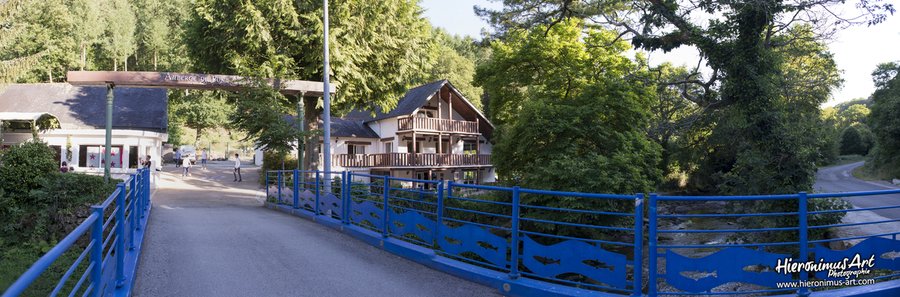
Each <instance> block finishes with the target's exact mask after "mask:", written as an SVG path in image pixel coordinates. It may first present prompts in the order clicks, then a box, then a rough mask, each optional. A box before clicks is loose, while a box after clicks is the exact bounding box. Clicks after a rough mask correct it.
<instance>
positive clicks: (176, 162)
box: [175, 149, 181, 168]
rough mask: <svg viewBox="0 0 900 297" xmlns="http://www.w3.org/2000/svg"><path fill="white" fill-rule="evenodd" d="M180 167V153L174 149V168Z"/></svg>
mask: <svg viewBox="0 0 900 297" xmlns="http://www.w3.org/2000/svg"><path fill="white" fill-rule="evenodd" d="M179 165H181V151H179V150H178V149H175V168H178V166H179Z"/></svg>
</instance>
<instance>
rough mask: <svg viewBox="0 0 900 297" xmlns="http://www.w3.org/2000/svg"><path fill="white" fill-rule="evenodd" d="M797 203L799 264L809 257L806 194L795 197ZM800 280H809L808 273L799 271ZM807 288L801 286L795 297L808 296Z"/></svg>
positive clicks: (801, 193)
mask: <svg viewBox="0 0 900 297" xmlns="http://www.w3.org/2000/svg"><path fill="white" fill-rule="evenodd" d="M797 203H798V204H799V205H798V208H799V209H798V211H797V218H798V219H799V223H800V224H799V225H800V226H799V230H798V231H799V233H800V240H798V243H799V244H800V263H806V260H807V258H808V257H809V254H808V251H807V249H808V248H809V237H808V236H809V230H808V221H807V220H808V217H807V215H808V213H807V207H808V204H807V196H806V192H800V193H799V194H798V195H797ZM800 280H802V281H808V280H809V272H807V271H806V270H801V271H800ZM809 294H810V292H809V288H806V287H805V286H802V287H801V288H800V290H799V291H797V296H809Z"/></svg>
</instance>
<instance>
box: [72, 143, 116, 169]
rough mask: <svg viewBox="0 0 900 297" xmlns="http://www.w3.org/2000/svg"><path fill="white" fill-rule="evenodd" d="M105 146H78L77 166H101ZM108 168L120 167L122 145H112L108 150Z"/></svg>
mask: <svg viewBox="0 0 900 297" xmlns="http://www.w3.org/2000/svg"><path fill="white" fill-rule="evenodd" d="M105 152H106V151H105V147H104V146H101V145H82V146H80V147H79V153H78V167H87V168H103V157H104V156H105ZM110 158H111V159H112V160H111V161H112V162H111V163H110V164H109V165H110V166H109V167H110V168H120V167H122V146H113V147H112V150H111V151H110Z"/></svg>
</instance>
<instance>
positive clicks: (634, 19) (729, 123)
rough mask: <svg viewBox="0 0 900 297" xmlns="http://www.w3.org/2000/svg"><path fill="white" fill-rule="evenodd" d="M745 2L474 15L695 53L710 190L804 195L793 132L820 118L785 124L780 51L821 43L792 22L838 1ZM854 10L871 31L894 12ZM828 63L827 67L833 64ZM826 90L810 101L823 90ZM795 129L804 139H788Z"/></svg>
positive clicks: (802, 149)
mask: <svg viewBox="0 0 900 297" xmlns="http://www.w3.org/2000/svg"><path fill="white" fill-rule="evenodd" d="M749 2H750V1H731V2H718V1H702V0H696V1H684V2H676V1H653V0H628V1H604V2H601V3H598V2H594V1H568V0H515V1H504V4H505V5H504V8H503V9H502V10H500V11H488V10H479V12H480V13H481V14H482V15H483V16H485V17H486V18H488V19H489V20H490V21H491V22H492V23H494V24H495V25H497V27H498V28H499V29H500V30H499V32H500V33H501V34H504V36H508V35H510V34H516V33H515V31H516V30H515V28H519V27H527V28H528V27H534V26H536V25H541V24H549V25H557V26H558V25H559V24H561V23H563V22H564V20H565V19H567V18H572V17H576V18H578V17H580V18H591V19H593V20H595V21H596V23H597V24H601V25H610V26H615V27H616V28H619V29H621V30H622V33H621V34H622V35H620V36H624V35H628V36H630V37H631V41H632V44H633V45H634V46H635V47H638V48H640V49H644V50H650V51H654V50H663V51H669V50H672V49H675V48H678V47H682V46H693V47H696V48H697V49H698V50H699V51H700V54H701V56H703V57H704V58H705V62H706V65H707V66H708V67H709V68H710V69H711V72H712V75H710V77H709V79H708V80H699V79H698V80H694V82H693V83H694V84H696V85H697V86H698V87H700V88H703V89H704V90H706V91H708V93H713V94H714V95H712V96H700V97H697V98H696V99H697V101H696V103H697V104H698V105H700V106H701V107H703V108H705V109H708V110H710V111H712V112H711V116H713V118H714V119H713V120H711V121H709V123H710V124H711V125H712V126H711V127H710V128H712V134H711V137H710V139H709V140H708V141H711V142H713V144H712V145H711V147H710V148H709V149H710V150H709V152H711V153H710V154H709V157H710V158H708V160H709V161H712V162H709V161H706V162H704V163H706V164H707V165H706V167H707V168H706V169H705V172H704V173H703V175H706V176H712V177H713V178H714V179H715V180H717V181H714V182H713V183H712V184H714V185H719V190H720V191H724V192H726V193H736V192H740V193H744V194H756V193H758V194H761V193H774V192H795V191H800V190H809V189H811V187H812V181H813V175H814V172H815V168H814V167H811V165H809V164H812V162H810V160H809V159H810V158H811V156H813V157H812V158H813V159H814V158H815V156H816V152H815V151H812V152H811V151H809V150H808V147H806V145H809V141H808V139H805V138H804V137H803V136H804V135H801V134H800V133H802V132H799V131H808V129H807V128H809V127H814V125H813V124H811V123H812V122H811V120H810V119H815V118H818V111H817V110H816V111H808V110H807V109H808V106H810V105H815V104H811V103H813V102H803V105H802V110H803V112H804V114H803V116H799V117H796V116H792V115H793V114H794V113H792V112H790V109H791V108H793V107H790V108H789V107H788V106H791V105H789V104H787V102H790V100H791V98H789V96H785V95H786V94H785V93H782V92H781V91H780V90H782V89H781V88H780V85H779V84H783V83H794V82H792V81H785V80H784V78H785V77H786V76H784V75H783V74H784V72H785V68H783V67H782V65H789V64H785V61H786V59H785V57H789V56H791V55H783V54H781V52H780V51H789V50H790V49H787V50H786V49H784V47H786V46H789V45H792V44H796V43H797V42H798V41H804V40H805V41H809V39H811V40H812V41H815V40H816V38H818V37H817V35H815V34H812V33H814V32H813V31H812V30H805V31H806V32H796V31H795V32H790V31H792V30H794V29H793V28H797V26H796V25H797V24H802V23H804V20H802V19H797V18H796V17H792V16H797V15H800V14H801V13H805V12H807V11H810V10H813V9H819V8H821V7H825V8H828V7H829V6H833V5H838V4H840V3H842V2H843V1H842V0H828V1H819V2H816V3H815V4H814V5H813V4H809V3H805V2H798V3H784V2H783V1H781V0H764V1H752V4H750V3H749ZM860 7H861V8H862V9H861V10H862V11H863V13H864V14H865V16H864V17H861V18H856V19H854V20H860V21H862V22H868V23H870V24H875V23H878V22H880V21H883V20H884V18H885V17H886V15H888V14H890V13H893V11H894V7H893V5H892V4H890V3H887V4H885V3H881V2H879V1H861V2H860ZM701 15H702V16H701ZM698 20H702V21H698ZM847 20H848V18H845V19H840V21H845V22H846V21H847ZM820 22H829V20H825V19H821V18H815V19H814V20H809V21H808V22H807V23H808V24H818V23H820ZM801 28H802V27H801ZM786 32H787V33H786ZM779 36H794V37H804V38H802V39H795V38H779ZM605 45H606V44H602V43H601V44H597V43H595V44H593V46H595V47H603V46H605ZM807 45H809V44H807ZM826 57H827V58H828V59H829V60H830V56H826ZM797 62H802V61H797ZM821 66H827V65H821ZM794 78H802V76H797V77H794ZM829 82H830V81H826V82H825V83H824V84H823V86H824V87H823V88H816V89H815V91H817V92H818V91H820V90H828V89H830V88H829V87H827V86H828V85H829V84H828V83H829ZM488 93H489V94H493V93H491V92H490V91H488ZM787 95H789V94H787ZM814 97H817V96H814ZM825 98H827V97H825ZM491 99H492V100H493V99H494V97H492V98H491ZM801 99H807V98H801ZM491 105H492V107H493V106H494V104H493V102H492V104H491ZM798 124H800V127H804V129H794V128H795V127H796V126H797V125H798ZM788 164H789V165H788ZM785 168H790V169H789V170H785Z"/></svg>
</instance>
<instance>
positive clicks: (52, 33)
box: [0, 0, 77, 82]
mask: <svg viewBox="0 0 900 297" xmlns="http://www.w3.org/2000/svg"><path fill="white" fill-rule="evenodd" d="M76 23H77V22H76V19H75V18H74V16H73V15H71V13H70V10H69V7H68V6H67V1H63V0H47V1H13V2H11V3H6V4H4V6H3V10H2V11H0V34H2V35H0V36H2V37H3V38H0V70H2V71H0V81H6V82H52V81H59V80H60V79H61V78H62V77H63V75H64V73H65V70H66V69H68V68H69V67H71V66H70V65H74V64H76V61H77V58H76V57H75V53H76V50H75V48H76V47H77V46H76V44H77V42H76V41H75V39H74V38H73V36H72V34H71V33H70V32H72V31H74V30H75V29H76V28H77V27H76Z"/></svg>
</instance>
